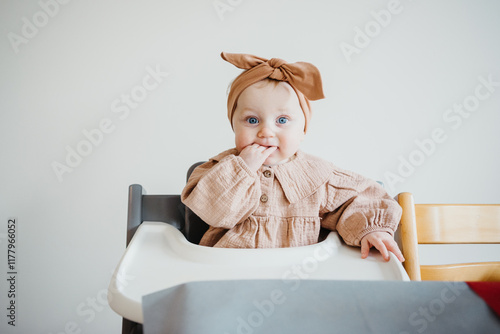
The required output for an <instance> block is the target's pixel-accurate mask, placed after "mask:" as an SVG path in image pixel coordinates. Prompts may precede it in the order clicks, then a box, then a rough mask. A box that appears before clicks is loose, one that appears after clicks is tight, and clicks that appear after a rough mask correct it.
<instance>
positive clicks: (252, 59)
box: [221, 52, 325, 131]
mask: <svg viewBox="0 0 500 334" xmlns="http://www.w3.org/2000/svg"><path fill="white" fill-rule="evenodd" d="M221 57H222V59H224V60H226V61H228V62H230V63H231V64H233V65H234V66H236V67H238V68H241V69H244V70H246V71H244V72H243V73H241V74H240V75H239V76H238V77H236V79H234V81H233V83H232V84H231V90H230V92H229V96H228V98H227V117H228V118H229V122H232V119H233V114H234V110H235V109H236V102H237V101H238V97H239V96H240V94H241V93H242V92H243V91H244V90H245V88H247V87H248V86H250V85H253V84H254V83H256V82H259V81H261V80H263V79H266V78H269V79H274V80H278V81H285V82H287V83H288V84H289V85H290V86H291V87H292V88H293V90H294V91H295V92H296V93H297V96H298V98H299V103H300V106H301V108H302V111H303V112H304V116H305V119H306V128H305V129H304V131H306V130H307V124H308V121H309V119H310V118H311V106H310V104H309V100H311V101H315V100H319V99H322V98H324V97H325V96H324V95H323V85H322V82H321V75H320V73H319V70H318V69H317V68H316V66H314V65H313V64H310V63H305V62H297V63H287V62H285V61H284V60H282V59H279V58H272V59H269V60H267V59H265V58H261V57H257V56H252V55H248V54H241V53H226V52H222V53H221Z"/></svg>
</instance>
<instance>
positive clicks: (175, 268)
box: [108, 162, 409, 334]
mask: <svg viewBox="0 0 500 334" xmlns="http://www.w3.org/2000/svg"><path fill="white" fill-rule="evenodd" d="M201 163H202V162H200V163H196V164H194V165H193V166H192V167H191V168H190V169H189V171H188V173H187V178H189V176H190V174H191V172H192V171H193V170H194V169H195V168H196V167H197V166H198V165H199V164H201ZM207 229H208V225H207V224H206V223H205V222H203V221H202V220H201V219H200V218H199V217H198V216H196V215H195V214H194V213H193V212H192V211H191V210H189V208H187V207H185V206H184V204H183V203H182V202H181V199H180V195H178V194H176V195H149V194H146V191H145V190H144V189H143V187H142V186H141V185H138V184H133V185H131V186H130V187H129V201H128V219H127V249H126V250H125V253H124V255H123V256H122V259H121V260H120V262H119V264H118V266H117V268H116V270H115V274H114V275H113V278H112V280H111V283H110V286H109V294H108V301H109V305H110V306H111V308H112V309H113V310H114V311H115V312H116V313H118V314H119V315H121V316H122V317H123V326H122V333H127V334H129V333H135V334H139V333H142V325H141V323H142V322H143V320H144V316H143V314H142V297H144V296H146V295H150V294H153V293H156V292H158V291H161V290H164V289H167V288H170V287H174V286H178V285H180V284H184V283H190V282H207V281H221V280H235V281H239V280H259V281H260V280H266V279H267V280H269V279H271V280H280V281H283V280H291V281H294V280H295V281H296V280H297V279H298V278H297V276H296V270H304V273H305V274H306V275H305V276H304V275H302V276H301V277H300V279H307V280H318V281H319V280H325V281H332V280H371V281H388V280H392V281H408V280H409V278H408V275H407V274H406V272H405V270H404V268H403V266H402V265H401V263H400V262H399V261H398V260H397V258H396V257H395V256H394V254H392V253H391V258H390V260H389V261H388V262H386V261H384V260H383V259H382V256H381V255H380V253H378V252H377V251H373V252H370V255H369V257H368V259H361V256H360V251H359V248H357V247H350V246H347V245H345V243H343V241H342V240H341V238H340V237H339V236H338V235H337V233H336V232H329V234H328V235H327V236H326V238H325V239H324V240H322V241H320V242H318V243H317V244H313V245H308V246H301V247H291V248H274V249H229V248H228V249H225V248H214V247H204V246H199V245H198V243H199V241H200V240H201V238H202V236H203V234H204V233H205V231H206V230H207ZM304 273H302V274H304ZM122 274H124V275H122ZM120 277H128V278H129V282H121V281H120ZM123 283H125V284H123Z"/></svg>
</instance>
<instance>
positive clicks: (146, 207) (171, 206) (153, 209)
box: [122, 162, 208, 334]
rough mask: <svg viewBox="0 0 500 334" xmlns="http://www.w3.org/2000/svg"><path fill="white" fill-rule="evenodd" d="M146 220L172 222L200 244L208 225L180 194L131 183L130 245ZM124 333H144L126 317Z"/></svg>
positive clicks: (128, 235)
mask: <svg viewBox="0 0 500 334" xmlns="http://www.w3.org/2000/svg"><path fill="white" fill-rule="evenodd" d="M202 163H203V162H197V163H195V164H194V165H192V166H191V167H190V168H189V170H188V172H187V179H189V176H190V175H191V173H192V172H193V170H194V169H195V168H196V167H198V166H199V165H201V164H202ZM144 221H158V222H164V223H166V224H170V225H172V226H174V227H176V228H177V229H178V230H180V231H181V232H182V233H183V234H184V236H186V239H187V240H189V241H190V242H192V243H195V244H198V243H199V242H200V240H201V238H202V237H203V234H205V232H206V231H207V229H208V225H207V224H206V223H205V222H204V221H203V220H201V219H200V218H199V217H198V216H197V215H196V214H195V213H194V212H193V211H191V210H190V209H189V208H187V207H186V206H185V205H184V204H182V202H181V196H180V195H148V194H147V193H146V191H145V189H144V188H143V187H142V186H141V185H140V184H132V185H131V186H129V194H128V215H127V246H128V244H129V243H130V240H132V237H133V236H134V234H135V232H136V231H137V228H138V227H139V225H141V223H142V222H144ZM122 333H123V334H131V333H133V334H141V333H142V325H141V324H137V323H135V322H132V321H130V320H128V319H125V318H124V319H123V324H122Z"/></svg>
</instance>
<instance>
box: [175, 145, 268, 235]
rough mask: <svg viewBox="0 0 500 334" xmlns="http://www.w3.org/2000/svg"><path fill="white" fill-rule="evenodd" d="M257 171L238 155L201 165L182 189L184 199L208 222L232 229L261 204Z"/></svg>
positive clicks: (182, 198)
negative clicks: (250, 167) (252, 169)
mask: <svg viewBox="0 0 500 334" xmlns="http://www.w3.org/2000/svg"><path fill="white" fill-rule="evenodd" d="M259 197H260V186H259V178H258V177H257V174H256V173H255V172H253V171H251V170H250V169H249V168H248V166H247V165H246V164H245V162H244V161H243V159H242V158H240V157H238V156H235V155H234V154H230V155H227V156H225V157H223V158H222V159H221V160H220V161H216V160H210V161H209V162H206V163H204V164H202V165H200V166H198V167H197V168H196V169H195V170H194V171H193V173H192V174H191V177H190V178H189V180H188V182H187V185H186V187H185V188H184V190H183V191H182V194H181V200H182V202H183V203H184V204H185V205H186V206H187V207H189V208H190V209H191V210H192V211H193V212H194V213H196V214H197V215H198V216H199V217H200V218H201V219H202V220H203V221H204V222H206V223H207V224H208V225H211V226H213V227H220V228H225V229H231V228H233V227H234V226H235V225H236V224H238V223H239V222H241V221H243V220H244V219H246V218H247V217H248V216H250V214H251V213H252V212H253V211H255V209H256V208H257V206H258V205H259Z"/></svg>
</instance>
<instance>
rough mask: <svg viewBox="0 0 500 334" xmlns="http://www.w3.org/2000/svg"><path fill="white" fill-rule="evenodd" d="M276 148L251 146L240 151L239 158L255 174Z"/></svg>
mask: <svg viewBox="0 0 500 334" xmlns="http://www.w3.org/2000/svg"><path fill="white" fill-rule="evenodd" d="M276 148H277V147H274V146H271V147H267V146H261V145H259V144H252V145H248V146H247V147H245V148H244V149H242V150H241V152H240V157H241V158H242V159H243V161H245V163H246V164H247V166H248V167H250V169H251V170H252V171H254V172H256V171H257V170H258V169H259V168H260V166H262V164H263V163H264V161H266V159H267V158H268V157H269V156H270V155H271V154H272V153H273V152H274V151H276Z"/></svg>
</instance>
